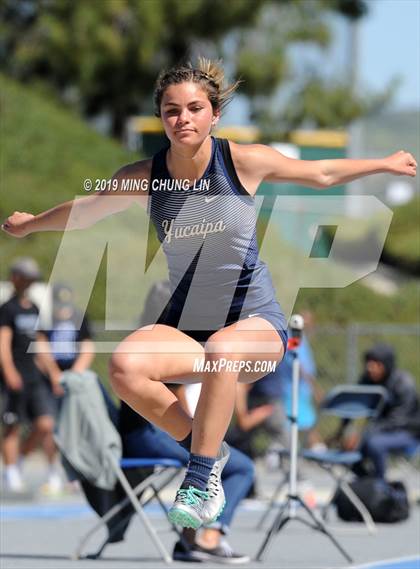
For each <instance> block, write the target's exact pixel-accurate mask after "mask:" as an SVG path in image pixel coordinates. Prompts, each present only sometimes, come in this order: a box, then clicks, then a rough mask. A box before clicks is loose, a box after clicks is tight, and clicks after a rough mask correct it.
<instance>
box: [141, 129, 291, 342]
mask: <svg viewBox="0 0 420 569" xmlns="http://www.w3.org/2000/svg"><path fill="white" fill-rule="evenodd" d="M167 150H168V147H165V148H163V149H162V150H160V151H159V152H158V153H157V154H155V155H154V156H153V163H152V172H151V179H150V184H151V189H150V193H149V195H150V199H149V205H148V213H149V215H150V217H151V219H152V221H153V224H154V226H155V228H156V231H157V234H158V238H159V241H160V242H161V244H162V247H163V251H164V253H165V256H166V260H167V263H168V270H169V281H170V285H171V292H172V298H171V301H170V305H169V307H168V309H169V310H168V311H166V313H165V320H164V322H165V323H166V324H169V325H172V326H175V327H177V328H178V329H179V330H183V331H185V332H186V333H188V334H189V335H190V336H192V337H195V338H196V339H198V340H199V341H205V339H206V338H207V337H208V336H210V334H211V333H212V332H214V331H215V330H219V329H220V328H223V327H224V326H226V325H228V324H231V323H233V322H236V321H237V320H239V319H242V318H247V317H248V316H249V315H252V314H258V315H259V316H261V317H263V318H266V319H267V320H268V321H269V322H271V323H272V324H273V326H274V327H275V328H276V330H277V331H278V332H279V334H280V337H281V339H282V341H283V343H285V339H286V328H287V324H286V320H285V317H284V315H283V314H282V311H281V308H280V306H279V304H278V302H277V301H276V298H275V291H274V287H273V284H272V281H271V276H270V273H269V271H268V268H267V266H266V264H265V263H264V262H262V261H261V259H260V258H259V255H258V245H257V235H256V221H257V213H256V210H255V205H254V200H253V198H252V196H250V195H249V194H248V192H247V191H246V190H245V189H244V188H243V186H242V185H241V183H240V181H239V179H238V176H237V174H236V171H235V168H234V165H233V161H232V158H231V154H230V148H229V143H228V141H227V140H224V139H218V138H214V137H212V153H211V158H210V161H209V164H208V166H207V168H206V171H205V172H204V174H203V177H202V178H201V179H200V180H198V181H196V182H195V184H194V185H193V186H187V187H185V186H182V188H181V187H179V185H178V187H177V186H176V182H177V181H176V180H174V179H172V178H171V175H170V174H169V171H168V168H167V165H166V153H167ZM179 184H180V182H179ZM160 322H163V321H162V320H160Z"/></svg>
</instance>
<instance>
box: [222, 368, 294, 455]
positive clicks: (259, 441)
mask: <svg viewBox="0 0 420 569" xmlns="http://www.w3.org/2000/svg"><path fill="white" fill-rule="evenodd" d="M234 417H235V421H234V423H233V424H232V426H231V427H230V428H229V431H228V433H227V436H226V440H227V442H228V443H229V444H232V445H233V446H235V447H236V448H238V449H240V450H241V451H242V452H244V453H245V454H247V455H248V456H250V457H251V458H252V459H256V458H257V457H259V456H262V455H264V454H265V453H266V452H267V450H268V449H269V448H270V447H273V446H275V447H284V446H287V445H288V433H287V427H286V416H285V413H284V410H283V403H282V401H281V380H280V376H279V373H278V368H277V369H276V371H274V372H272V373H270V374H268V375H266V376H265V377H263V378H262V379H260V380H259V381H258V382H257V383H254V384H243V383H240V384H238V385H237V390H236V401H235V415H234Z"/></svg>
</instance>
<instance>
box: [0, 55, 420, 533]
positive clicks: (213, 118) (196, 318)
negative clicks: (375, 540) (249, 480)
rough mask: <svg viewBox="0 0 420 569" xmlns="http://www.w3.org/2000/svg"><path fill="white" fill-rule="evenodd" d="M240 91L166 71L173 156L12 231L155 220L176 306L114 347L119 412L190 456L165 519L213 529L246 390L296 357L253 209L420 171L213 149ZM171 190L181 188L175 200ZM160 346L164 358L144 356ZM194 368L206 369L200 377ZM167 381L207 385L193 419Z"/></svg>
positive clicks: (403, 157) (229, 146) (258, 148)
mask: <svg viewBox="0 0 420 569" xmlns="http://www.w3.org/2000/svg"><path fill="white" fill-rule="evenodd" d="M236 86H237V85H236V84H235V85H231V86H227V87H224V76H223V70H222V69H221V68H220V67H219V66H218V65H217V64H214V63H212V62H210V61H208V60H205V59H200V60H199V62H198V66H197V67H193V66H191V65H187V66H181V67H177V68H174V69H171V70H169V71H166V72H164V73H163V74H161V76H160V77H159V79H158V81H157V85H156V90H155V104H156V113H157V115H158V116H160V117H161V119H162V123H163V127H164V130H165V133H166V135H167V137H168V139H169V145H168V146H167V147H165V148H163V149H162V150H161V151H160V152H158V153H157V154H156V155H155V156H153V158H151V159H147V160H141V161H139V162H135V163H133V164H129V165H127V166H124V167H123V168H121V169H120V170H119V171H118V172H117V173H116V174H115V176H114V179H115V180H117V181H118V183H119V190H118V191H117V192H115V191H113V192H112V194H111V193H110V192H108V191H104V192H102V193H100V194H96V195H93V196H89V197H85V198H83V199H79V200H77V201H74V202H73V201H70V202H66V203H63V204H61V205H58V206H57V207H54V208H53V209H50V210H48V211H46V212H43V213H40V214H38V215H31V214H29V213H20V212H15V213H14V214H13V215H11V216H10V217H9V218H8V219H7V220H6V221H5V222H4V224H3V229H4V231H6V232H7V233H9V234H10V235H12V236H15V237H24V236H26V235H28V234H29V233H33V232H35V231H63V230H64V229H80V228H84V227H87V226H90V225H92V224H94V223H95V222H96V221H98V220H100V219H102V218H104V217H106V216H108V215H111V214H114V213H116V212H117V211H121V210H123V209H125V208H128V207H129V206H130V205H131V204H132V203H133V202H137V203H140V204H141V205H142V206H143V207H144V208H146V209H147V212H148V214H149V215H150V217H151V219H152V221H153V223H154V225H155V227H156V231H157V234H158V237H159V239H160V241H161V243H162V247H163V250H164V253H165V255H166V259H167V263H168V270H169V280H170V283H171V292H172V299H171V301H170V304H169V305H168V306H167V307H166V310H165V311H164V312H165V313H164V315H162V317H161V318H160V319H159V321H158V323H157V324H156V325H155V326H154V327H153V328H152V329H150V328H144V327H143V328H140V329H139V330H137V331H136V332H134V333H132V334H131V335H130V336H128V337H127V338H126V339H125V340H124V341H123V342H122V343H121V344H120V345H119V346H118V348H117V349H116V351H115V352H114V354H113V355H112V358H111V362H110V373H111V382H112V386H113V389H114V390H115V392H116V394H117V395H118V396H119V397H120V398H121V399H123V400H124V401H126V402H127V403H128V404H129V405H130V406H131V407H132V408H133V409H135V410H136V411H137V412H138V413H139V414H140V415H142V416H143V417H145V418H146V419H147V420H148V421H150V422H152V423H154V424H155V425H157V426H158V427H160V428H161V429H163V430H165V431H166V432H167V433H169V434H170V435H171V436H172V437H173V438H175V439H176V440H177V441H180V443H181V444H183V445H184V446H186V447H187V448H188V449H189V450H190V451H191V454H190V462H189V466H188V469H187V472H186V476H185V480H184V482H183V483H182V485H181V488H180V490H179V491H178V493H177V496H176V499H175V504H174V506H173V507H172V509H171V510H170V514H169V515H170V518H171V520H172V521H173V522H175V523H178V524H179V525H182V526H185V527H194V528H197V527H199V526H200V525H201V524H202V523H207V522H209V521H210V520H213V519H215V518H217V516H218V515H219V514H220V512H221V510H222V508H223V505H224V495H223V489H222V486H221V482H220V475H221V471H222V469H223V467H224V465H225V464H226V462H227V459H228V456H229V451H228V448H227V445H226V444H225V443H223V442H222V441H223V437H224V435H225V433H226V430H227V427H228V425H229V422H230V419H231V415H232V411H233V407H234V399H235V391H236V383H237V382H238V381H239V382H253V381H256V380H258V379H260V378H261V377H262V376H263V375H266V373H267V372H266V368H264V366H263V365H262V364H264V363H267V362H274V363H275V362H279V361H280V360H281V359H282V357H283V355H284V352H285V349H286V340H287V336H286V328H287V325H286V321H285V318H284V316H283V314H282V312H281V309H280V306H279V304H278V303H277V301H276V299H275V292H274V288H273V285H272V282H271V278H270V274H269V271H268V269H267V267H266V265H265V264H264V263H263V262H262V261H261V260H260V259H259V256H258V247H257V242H256V230H255V210H254V209H255V208H254V205H253V196H254V195H255V193H256V191H257V188H258V186H259V184H260V183H261V182H262V181H267V182H277V183H278V182H292V183H296V184H300V185H306V186H310V187H313V188H319V189H323V188H328V187H331V186H334V185H338V184H344V183H348V182H351V181H352V180H355V179H357V178H361V177H363V176H367V175H370V174H376V173H384V172H386V173H390V174H396V175H408V176H415V173H416V167H417V164H416V161H415V160H414V158H413V157H412V156H411V154H409V153H407V152H404V151H399V152H397V153H395V154H393V155H391V156H388V157H387V158H383V159H371V160H348V159H340V160H318V161H305V160H295V159H290V158H287V157H285V156H283V155H282V154H280V153H279V152H277V151H276V150H273V149H272V148H270V147H268V146H264V145H260V144H250V145H240V144H235V143H233V142H230V141H227V140H221V139H217V138H214V137H212V136H211V134H210V133H211V130H212V128H213V127H214V126H215V125H216V123H217V122H218V120H219V118H220V114H221V110H222V108H223V107H224V106H225V105H226V104H227V102H228V101H229V100H230V98H231V96H232V94H233V92H234V90H235V89H236ZM127 179H130V180H140V181H142V182H143V181H147V184H148V191H147V192H144V191H143V192H142V191H140V192H139V193H140V194H141V195H137V194H133V193H132V192H129V193H126V192H124V191H123V188H122V181H123V180H127ZM175 181H179V182H180V183H179V188H182V189H178V190H176V189H174V188H175V186H176V185H175V184H174V182H175ZM116 195H117V196H118V197H117V198H115V196H116ZM70 213H71V216H70ZM163 308H165V307H162V309H163ZM151 343H152V344H153V345H154V346H156V347H157V349H158V350H159V353H156V350H155V352H154V353H150V350H148V349H143V348H142V346H145V345H149V346H150V345H151ZM168 345H171V346H174V345H176V346H177V347H179V350H178V351H177V352H176V353H173V350H172V351H170V350H167V348H165V346H168ZM197 361H201V362H202V363H204V364H205V365H204V366H202V367H201V368H199V369H197ZM243 362H246V364H247V365H246V368H245V367H241V366H242V364H243ZM262 369H264V371H261V370H262ZM171 381H172V382H174V381H202V383H203V386H202V391H201V395H200V399H199V403H198V407H197V409H196V414H195V417H194V420H192V418H191V417H190V416H189V415H188V414H187V413H186V412H185V411H184V410H183V408H182V407H181V405H180V404H179V402H178V400H177V398H176V397H175V395H174V394H173V393H172V392H171V391H170V390H169V389H168V388H167V386H166V385H165V382H166V383H168V382H171Z"/></svg>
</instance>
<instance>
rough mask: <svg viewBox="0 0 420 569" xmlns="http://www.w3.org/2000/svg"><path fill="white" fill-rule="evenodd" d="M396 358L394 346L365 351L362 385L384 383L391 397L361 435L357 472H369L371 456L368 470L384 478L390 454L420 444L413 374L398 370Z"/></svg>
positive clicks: (418, 403)
mask: <svg viewBox="0 0 420 569" xmlns="http://www.w3.org/2000/svg"><path fill="white" fill-rule="evenodd" d="M395 359H396V358H395V352H394V350H393V348H392V347H391V346H388V345H387V344H376V345H375V346H373V347H372V348H370V349H369V350H368V351H367V352H366V353H365V354H364V360H365V369H364V371H363V374H362V376H361V377H360V379H359V385H381V386H383V387H384V388H385V389H386V391H387V396H388V397H387V401H386V402H385V405H384V407H383V409H382V411H381V413H380V414H379V416H378V417H377V418H376V419H375V420H374V421H372V422H371V423H370V424H369V426H368V428H367V429H366V430H365V432H364V433H363V435H362V439H361V442H360V447H359V450H360V452H361V453H362V456H363V461H362V464H358V465H357V466H356V469H355V472H356V474H364V473H366V466H367V465H366V463H367V459H368V460H369V462H370V463H371V465H370V466H371V470H368V472H369V473H371V474H372V475H373V476H375V477H377V478H382V479H383V478H385V472H386V461H387V457H388V455H389V454H390V453H393V452H406V451H407V450H408V449H410V448H412V447H413V446H415V445H416V444H420V401H419V396H418V394H417V392H416V387H415V384H414V380H413V378H412V376H411V375H410V374H409V373H408V372H406V371H402V370H399V369H397V368H396V365H395ZM365 465H366V466H365Z"/></svg>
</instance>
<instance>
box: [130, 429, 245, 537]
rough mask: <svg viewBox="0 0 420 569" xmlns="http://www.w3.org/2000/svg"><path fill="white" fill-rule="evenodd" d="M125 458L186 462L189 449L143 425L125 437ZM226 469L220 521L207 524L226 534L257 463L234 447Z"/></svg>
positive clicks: (163, 433)
mask: <svg viewBox="0 0 420 569" xmlns="http://www.w3.org/2000/svg"><path fill="white" fill-rule="evenodd" d="M122 439H123V456H124V457H125V458H130V457H131V458H174V459H177V460H179V461H180V462H182V464H184V465H185V466H186V465H187V462H188V458H189V453H188V452H187V451H186V450H185V449H184V448H183V447H181V446H180V445H179V444H178V443H177V442H176V441H175V440H174V439H173V438H172V437H170V436H169V435H168V434H167V433H165V432H164V431H161V430H160V429H157V428H156V427H154V426H153V425H150V424H149V425H147V426H145V427H140V428H138V429H135V430H133V431H131V432H130V433H126V434H125V435H124V436H123V437H122ZM230 451H231V454H230V458H229V460H228V462H227V464H226V466H225V468H224V469H223V473H222V481H223V489H224V491H225V495H226V506H225V509H224V510H223V513H222V514H221V516H220V518H219V519H218V520H217V522H214V523H213V524H211V525H209V526H206V527H211V528H215V529H220V530H221V531H222V532H223V533H224V534H226V533H227V532H228V528H229V526H230V524H231V522H232V518H233V515H234V513H235V510H236V508H237V507H238V505H239V502H240V501H241V500H242V499H243V498H245V496H246V495H247V494H248V491H249V489H250V488H251V486H252V483H253V481H254V475H255V471H254V464H253V462H252V460H251V459H250V458H248V457H247V456H246V455H245V454H243V453H242V452H240V451H238V450H237V449H235V448H232V447H231V449H230Z"/></svg>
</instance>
